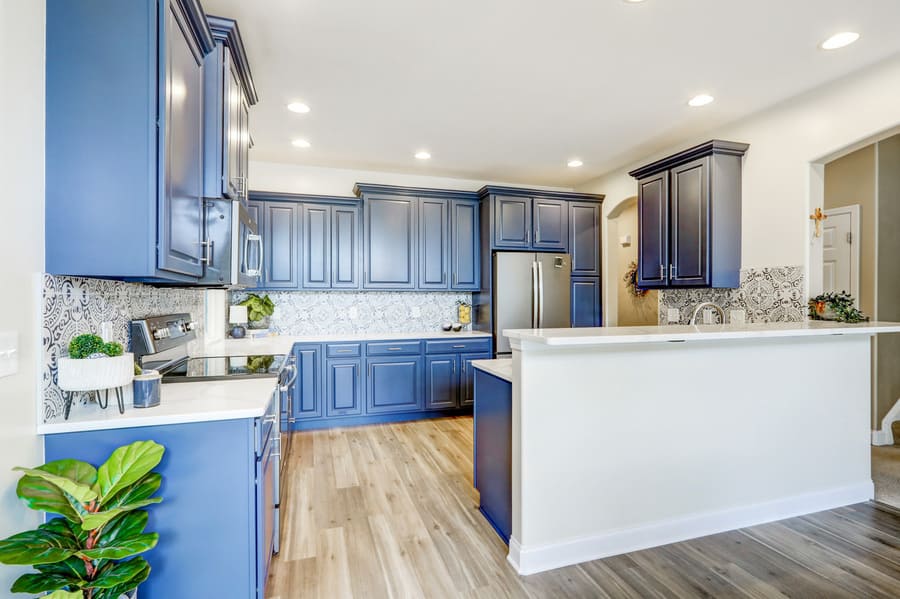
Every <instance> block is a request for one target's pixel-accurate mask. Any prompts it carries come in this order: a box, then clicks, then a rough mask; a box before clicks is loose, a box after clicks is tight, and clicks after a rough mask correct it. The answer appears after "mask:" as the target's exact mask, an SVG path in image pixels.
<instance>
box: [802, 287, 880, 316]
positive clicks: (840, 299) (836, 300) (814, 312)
mask: <svg viewBox="0 0 900 599" xmlns="http://www.w3.org/2000/svg"><path fill="white" fill-rule="evenodd" d="M809 317H810V318H812V319H813V320H836V321H838V322H847V323H857V322H864V321H867V320H869V317H868V316H866V315H865V314H863V313H862V312H860V311H859V310H858V309H857V308H856V305H855V302H854V300H853V296H852V295H850V294H849V293H847V292H846V291H842V292H840V293H823V294H822V295H817V296H816V297H814V298H812V299H811V300H809Z"/></svg>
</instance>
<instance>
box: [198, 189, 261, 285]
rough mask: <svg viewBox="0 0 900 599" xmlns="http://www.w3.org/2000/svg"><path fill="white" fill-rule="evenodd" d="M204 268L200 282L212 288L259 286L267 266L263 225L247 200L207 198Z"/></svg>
mask: <svg viewBox="0 0 900 599" xmlns="http://www.w3.org/2000/svg"><path fill="white" fill-rule="evenodd" d="M204 207H205V229H204V241H203V245H204V246H205V247H204V248H203V249H204V252H203V263H204V266H205V268H204V271H203V278H202V279H201V280H200V283H201V284H203V285H209V286H211V287H229V288H240V287H256V286H257V285H259V279H260V276H262V269H263V243H262V235H261V234H260V231H259V225H258V224H257V223H256V221H255V220H253V217H252V216H251V215H250V212H249V211H248V210H247V207H246V206H244V204H243V203H241V202H240V201H236V200H224V199H207V200H204Z"/></svg>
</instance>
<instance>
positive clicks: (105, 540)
mask: <svg viewBox="0 0 900 599" xmlns="http://www.w3.org/2000/svg"><path fill="white" fill-rule="evenodd" d="M149 517H150V514H148V513H147V512H146V511H144V510H137V511H132V512H125V513H124V514H119V515H118V516H116V517H115V518H113V519H112V520H110V522H109V524H107V525H106V526H104V527H103V530H102V531H101V532H100V535H99V536H98V537H97V547H112V546H114V545H115V544H116V543H118V542H119V541H124V540H127V539H130V538H132V537H134V536H137V535H139V534H141V533H142V532H144V529H145V528H146V527H147V520H148V519H149Z"/></svg>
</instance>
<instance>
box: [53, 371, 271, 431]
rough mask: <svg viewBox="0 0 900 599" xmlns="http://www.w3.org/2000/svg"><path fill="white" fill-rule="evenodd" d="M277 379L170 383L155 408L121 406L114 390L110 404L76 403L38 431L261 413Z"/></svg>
mask: <svg viewBox="0 0 900 599" xmlns="http://www.w3.org/2000/svg"><path fill="white" fill-rule="evenodd" d="M276 383H277V379H275V378H274V377H273V378H258V379H243V380H232V381H206V382H196V383H167V384H164V385H161V387H160V404H159V405H158V406H156V407H153V408H135V407H134V406H132V405H128V404H126V405H125V413H124V414H119V408H118V405H117V404H116V399H115V397H114V396H113V393H110V400H109V407H108V408H106V409H105V410H102V409H100V407H99V406H97V405H96V404H89V405H77V404H76V405H73V406H72V411H71V413H70V414H69V419H68V420H63V419H62V418H59V419H58V420H54V421H52V422H47V423H44V424H39V425H38V430H37V432H38V434H40V435H52V434H57V433H74V432H79V431H94V430H105V429H114V428H134V427H142V426H157V425H163V424H186V423H189V422H210V421H215V420H237V419H242V418H258V417H260V416H262V415H263V414H264V413H265V411H266V407H267V406H268V405H269V401H270V400H271V399H272V392H273V391H274V390H275V385H276Z"/></svg>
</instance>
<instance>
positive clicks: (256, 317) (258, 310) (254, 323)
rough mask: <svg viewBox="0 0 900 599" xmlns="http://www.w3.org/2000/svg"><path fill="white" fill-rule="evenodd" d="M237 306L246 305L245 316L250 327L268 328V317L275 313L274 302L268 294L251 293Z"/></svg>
mask: <svg viewBox="0 0 900 599" xmlns="http://www.w3.org/2000/svg"><path fill="white" fill-rule="evenodd" d="M238 305H239V306H246V307H247V318H248V320H249V321H250V328H251V329H267V328H269V319H270V317H271V316H272V314H274V313H275V302H273V301H272V298H270V297H269V296H268V295H263V296H259V295H256V294H255V293H251V294H250V295H248V296H247V299H245V300H244V301H242V302H240V303H239V304H238Z"/></svg>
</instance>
